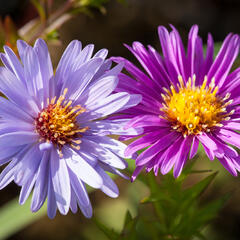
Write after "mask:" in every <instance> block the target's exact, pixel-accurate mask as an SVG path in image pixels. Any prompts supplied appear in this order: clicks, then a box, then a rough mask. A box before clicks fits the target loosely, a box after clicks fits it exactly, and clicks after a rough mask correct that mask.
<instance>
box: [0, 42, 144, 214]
mask: <svg viewBox="0 0 240 240" xmlns="http://www.w3.org/2000/svg"><path fill="white" fill-rule="evenodd" d="M17 46H18V51H19V56H20V58H21V62H20V61H19V60H18V58H17V57H16V55H15V54H14V53H13V51H12V50H11V49H10V48H8V47H5V48H4V50H5V54H3V53H2V54H1V59H2V62H3V64H4V65H5V67H1V68H0V91H1V92H2V93H4V94H5V95H6V96H7V98H8V100H7V99H5V98H3V97H1V98H0V116H1V119H0V165H3V164H5V163H7V162H10V163H9V164H8V165H7V166H6V167H5V169H4V170H3V171H2V173H1V175H0V189H2V188H4V187H5V186H6V185H8V184H9V183H10V182H11V181H14V182H15V183H16V184H18V185H19V186H21V193H20V199H19V201H20V204H23V203H24V202H25V201H26V199H27V198H28V196H29V194H30V192H31V191H32V190H33V195H32V203H31V210H32V211H33V212H35V211H38V210H39V209H40V208H41V206H42V205H43V203H44V202H45V199H46V198H47V199H48V200H47V201H48V216H49V217H50V218H53V217H54V216H55V214H56V210H57V208H58V210H59V211H60V213H61V214H67V212H68V211H69V208H70V209H71V210H72V212H74V213H75V212H76V211H77V208H78V207H77V205H78V206H79V207H80V209H81V211H82V213H83V214H84V215H85V216H86V217H91V215H92V207H91V203H90V201H89V198H88V193H87V191H86V188H85V184H88V185H89V186H91V187H93V188H97V189H101V190H102V191H103V192H104V193H105V194H107V195H108V196H110V197H117V196H118V188H117V186H116V184H115V183H114V182H113V181H112V179H111V178H110V177H109V176H108V174H107V173H106V171H108V172H111V173H114V174H117V175H120V176H123V177H124V175H123V174H121V173H120V172H119V171H118V170H117V168H118V169H124V168H125V167H126V166H127V164H126V162H125V161H124V160H123V157H124V151H125V148H126V146H125V145H124V144H123V143H121V142H119V141H117V140H114V139H111V138H109V137H107V136H106V135H107V134H121V135H122V134H123V135H124V134H129V133H130V134H139V132H138V131H136V130H134V129H130V130H125V129H123V126H124V125H125V124H126V122H127V119H121V120H104V118H105V117H106V116H108V115H109V114H112V113H116V112H118V111H120V110H124V109H126V108H128V107H131V106H134V105H136V104H137V103H138V102H139V101H140V100H141V97H140V95H130V94H129V93H127V92H119V93H114V94H112V91H113V90H114V89H115V88H116V85H117V83H118V77H117V75H118V74H119V72H120V71H121V69H122V65H121V64H119V65H117V66H116V67H114V68H112V69H111V61H110V60H105V58H106V56H107V50H106V49H102V50H100V51H98V52H97V53H96V54H95V55H92V54H93V48H94V46H93V45H88V46H86V47H85V48H83V49H82V46H81V42H79V41H73V42H71V43H70V44H69V46H68V48H67V49H66V50H65V52H64V54H63V56H62V58H61V60H60V62H59V64H58V67H57V70H56V74H55V75H54V74H53V69H52V64H51V60H50V56H49V52H48V49H47V46H46V44H45V42H44V41H43V40H41V39H39V40H37V41H36V43H35V46H34V47H33V48H32V47H30V46H29V45H27V44H26V43H25V42H23V41H21V40H20V41H18V42H17Z"/></svg>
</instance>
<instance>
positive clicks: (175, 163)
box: [113, 25, 240, 180]
mask: <svg viewBox="0 0 240 240" xmlns="http://www.w3.org/2000/svg"><path fill="white" fill-rule="evenodd" d="M171 28H172V31H171V32H168V31H167V29H166V28H165V27H162V26H160V27H159V28H158V34H159V38H160V43H161V47H162V56H161V55H160V54H159V53H158V52H157V51H156V50H155V49H154V48H153V47H151V46H148V48H147V49H146V48H145V47H144V46H143V45H142V44H141V43H139V42H134V43H133V46H132V47H130V46H127V45H126V47H127V48H128V49H129V50H130V51H131V52H132V53H133V55H134V56H135V57H136V58H137V60H138V61H139V62H140V64H141V65H142V67H143V68H144V70H145V72H144V71H142V70H140V69H139V68H137V67H136V66H135V65H134V64H132V63H131V62H129V61H128V60H126V59H123V58H121V57H116V58H113V60H114V61H115V62H122V61H123V62H124V63H125V68H126V70H127V71H128V73H129V74H130V75H131V77H130V76H128V75H125V74H123V73H121V74H120V75H119V79H120V80H119V85H118V87H117V89H116V90H117V91H127V92H128V93H130V94H142V97H143V99H142V102H141V104H139V105H138V106H135V107H133V108H131V109H127V110H124V111H122V113H124V114H125V117H128V118H132V120H131V121H130V122H129V123H128V124H127V126H126V128H129V127H135V128H138V127H143V128H144V136H143V137H141V138H138V139H137V140H135V141H134V142H132V143H131V144H130V145H129V146H128V148H127V150H126V153H127V155H128V154H133V153H134V152H136V151H138V150H140V149H142V148H146V147H149V146H150V147H149V148H148V149H147V150H145V151H143V152H142V153H141V154H140V155H139V156H138V157H137V158H136V169H135V171H134V173H133V176H132V180H134V179H135V178H136V176H137V175H138V174H139V173H140V171H141V170H142V169H143V168H146V171H147V172H148V171H151V170H152V169H153V171H154V173H155V174H156V175H157V174H158V171H159V170H160V171H161V173H162V174H166V173H168V172H169V171H170V170H171V169H172V168H173V174H174V176H175V177H178V176H179V175H180V173H181V171H182V168H183V166H184V164H185V162H186V160H187V159H188V158H190V159H191V158H193V157H194V156H195V154H196V153H197V149H198V146H199V142H200V143H201V144H202V146H203V148H204V150H205V152H206V154H207V156H208V157H209V159H210V160H213V159H214V158H215V157H216V158H217V159H218V160H219V161H220V162H221V163H222V165H223V166H224V167H225V168H226V169H227V170H228V171H229V172H230V173H231V174H232V175H234V176H236V175H237V171H239V170H240V162H239V157H238V154H237V152H236V150H235V149H233V148H232V147H231V146H229V144H230V145H233V146H236V147H240V135H239V133H238V132H236V130H240V106H239V103H240V96H239V87H240V68H238V69H236V70H234V71H233V72H231V73H230V69H231V68H232V65H233V62H234V60H235V58H236V57H237V55H238V52H239V36H238V35H234V34H229V35H228V36H227V37H226V39H225V40H224V42H223V44H222V47H221V49H220V50H219V52H218V54H217V56H216V58H215V59H213V55H214V43H213V39H212V36H211V35H210V34H209V35H208V41H207V48H206V54H204V50H203V43H202V39H201V38H200V37H199V36H198V27H197V26H196V25H195V26H193V27H192V28H191V30H190V32H189V37H188V45H187V53H185V51H184V46H183V43H182V40H181V38H180V36H179V33H178V31H177V30H176V29H175V28H174V27H173V26H171ZM122 139H124V137H122ZM125 139H126V138H125Z"/></svg>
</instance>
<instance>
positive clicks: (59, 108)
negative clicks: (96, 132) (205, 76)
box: [35, 88, 89, 154]
mask: <svg viewBox="0 0 240 240" xmlns="http://www.w3.org/2000/svg"><path fill="white" fill-rule="evenodd" d="M66 93H67V88H66V89H64V92H63V95H61V96H60V97H59V98H58V99H56V96H55V97H54V98H52V99H51V101H50V100H49V99H48V100H47V102H48V106H47V107H46V108H44V109H42V111H41V112H40V113H39V114H38V117H37V118H36V119H35V126H36V131H37V132H38V133H39V136H40V141H47V142H52V143H53V144H54V145H56V146H57V147H58V148H59V152H60V154H61V149H62V147H63V145H65V144H69V145H70V146H71V147H72V148H74V149H77V150H79V149H80V146H79V144H80V143H81V140H79V139H78V138H80V137H81V135H80V133H83V132H86V131H87V130H88V129H89V128H88V127H83V128H81V127H80V126H79V125H78V123H77V120H76V118H77V116H78V115H79V114H81V113H84V112H85V111H86V109H84V108H83V107H81V106H80V105H76V106H74V107H72V106H71V104H72V101H67V100H65V101H64V99H65V96H66ZM63 101H64V102H63Z"/></svg>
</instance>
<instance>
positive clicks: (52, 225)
mask: <svg viewBox="0 0 240 240" xmlns="http://www.w3.org/2000/svg"><path fill="white" fill-rule="evenodd" d="M62 2H63V1H61V0H57V1H56V5H61V3H62ZM106 9H107V12H106V14H105V15H103V14H101V13H100V12H98V11H96V10H93V15H94V17H89V16H85V15H81V16H78V17H75V18H74V19H72V20H71V21H69V22H68V23H66V24H65V25H64V26H63V27H62V29H61V30H60V39H61V40H62V43H63V44H62V46H61V47H54V46H51V47H50V50H51V54H52V56H53V62H54V63H56V62H57V61H58V60H59V58H60V56H61V54H62V51H63V49H64V48H65V47H66V45H67V44H68V43H69V42H70V41H71V40H73V39H79V40H81V41H82V43H83V45H86V44H88V43H94V44H95V46H96V49H101V48H107V49H109V55H110V56H111V55H115V56H124V57H126V58H129V59H131V60H133V56H132V55H131V54H130V53H129V51H128V50H127V49H126V48H125V47H124V46H123V44H122V43H127V44H131V43H132V42H133V41H136V40H138V41H140V42H142V43H143V44H144V45H147V44H150V45H152V46H154V47H155V48H156V49H160V44H159V40H158V35H157V27H158V26H159V25H164V26H168V24H169V23H171V24H173V25H174V26H175V27H176V28H177V29H178V30H179V32H180V34H181V36H182V38H183V39H184V42H185V43H186V41H187V34H188V31H189V29H190V27H191V26H192V25H193V24H198V25H199V34H200V36H202V38H203V41H204V42H205V43H206V37H207V34H208V32H211V33H212V35H213V38H214V40H215V41H216V42H221V41H223V39H224V38H225V36H226V35H227V34H228V33H229V32H234V33H240V1H239V0H126V4H120V3H119V2H117V1H116V0H111V1H110V2H109V3H108V4H107V5H106ZM0 15H1V16H2V17H4V16H5V15H10V16H11V17H12V18H13V20H14V22H15V23H16V25H17V26H18V27H20V26H21V25H22V24H24V23H25V22H26V21H27V20H28V19H29V18H32V17H34V16H35V15H36V12H34V9H33V8H32V7H31V6H30V5H29V4H28V1H26V0H0ZM216 164H218V166H219V165H220V163H218V162H217V163H216ZM221 170H223V171H224V174H226V175H228V176H227V181H228V183H227V184H226V179H225V178H224V180H219V182H218V185H217V186H215V187H213V188H212V189H211V190H210V191H209V192H208V195H207V196H206V198H207V199H212V198H216V197H217V196H219V194H221V192H226V191H227V190H228V189H229V190H230V191H233V198H232V199H231V200H230V201H229V202H228V204H227V205H226V207H225V208H224V209H223V211H222V212H221V213H220V216H219V218H218V219H216V221H215V222H214V224H213V227H212V228H211V230H210V232H211V237H209V240H239V239H240V228H239V225H240V204H239V202H240V194H239V192H238V190H237V189H238V188H239V184H240V182H239V180H238V179H234V180H233V177H231V176H230V175H229V174H228V173H227V172H226V170H224V169H223V168H222V167H221ZM117 184H118V185H119V186H120V193H121V196H123V197H124V196H125V197H126V194H127V193H126V186H127V185H128V184H129V183H128V182H126V181H124V180H118V181H117ZM18 192H19V189H18V188H17V187H16V186H15V185H14V184H11V185H10V186H8V187H7V188H5V189H3V190H1V192H0V203H1V204H3V203H6V202H7V201H8V200H9V199H12V198H13V197H14V196H16V195H17V194H18ZM106 198H107V197H106V196H104V194H102V193H99V192H96V193H94V194H91V200H92V204H93V206H94V207H95V206H99V205H101V203H102V202H103V201H105V199H106ZM112 201H115V200H112ZM89 226H90V227H91V228H92V229H93V230H92V231H93V232H96V238H97V239H105V238H104V237H103V236H102V235H101V233H100V232H99V231H98V230H97V229H96V227H94V224H93V223H92V222H91V221H89V220H85V219H84V218H83V217H82V215H81V213H79V212H78V214H76V215H73V214H71V213H69V214H68V215H67V216H60V215H58V216H57V217H56V218H55V220H53V221H52V220H49V219H48V218H47V217H44V218H42V219H41V220H40V221H38V222H36V223H33V224H32V225H31V226H29V227H27V228H26V229H24V230H22V231H20V232H19V233H18V234H16V235H15V236H12V237H11V238H9V240H10V239H11V240H25V239H35V240H40V239H50V240H53V239H58V240H64V239H71V240H74V239H90V238H86V235H84V234H83V232H84V229H85V228H87V227H89ZM0 227H1V226H0ZM84 236H85V237H84ZM93 239H94V238H93Z"/></svg>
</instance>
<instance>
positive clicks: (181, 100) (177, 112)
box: [161, 75, 233, 136]
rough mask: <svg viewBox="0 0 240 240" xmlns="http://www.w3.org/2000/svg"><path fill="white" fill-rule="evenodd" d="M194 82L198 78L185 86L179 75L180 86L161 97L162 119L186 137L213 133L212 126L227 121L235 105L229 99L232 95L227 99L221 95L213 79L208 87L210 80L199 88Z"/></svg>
mask: <svg viewBox="0 0 240 240" xmlns="http://www.w3.org/2000/svg"><path fill="white" fill-rule="evenodd" d="M195 79H196V77H195V75H194V76H193V78H189V80H188V82H187V83H186V86H185V85H184V83H183V79H182V76H179V77H178V80H179V84H178V87H177V88H175V87H174V86H171V87H170V90H167V89H166V94H162V98H163V99H164V103H163V108H162V109H161V111H162V112H163V113H164V115H163V117H164V118H165V119H167V120H168V121H170V122H171V123H172V128H173V129H174V130H176V131H179V132H181V133H182V134H183V135H184V136H186V135H191V134H194V135H196V134H200V133H202V132H210V131H211V129H212V128H213V127H216V126H218V127H221V126H222V124H221V121H223V120H228V118H229V115H231V114H233V112H230V113H227V111H226V107H227V105H229V104H230V103H231V102H232V100H229V97H230V94H227V95H226V96H225V97H224V98H222V97H220V96H218V95H217V91H218V87H217V86H215V84H214V79H212V81H211V84H210V85H209V86H207V77H205V79H204V81H203V84H202V85H200V86H195ZM226 100H228V101H226Z"/></svg>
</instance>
